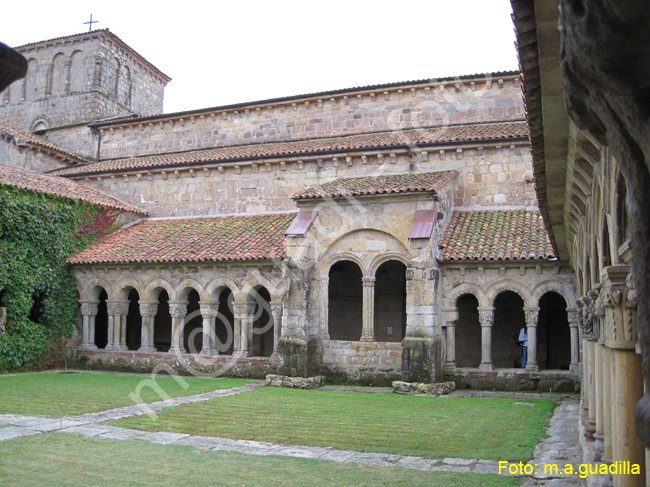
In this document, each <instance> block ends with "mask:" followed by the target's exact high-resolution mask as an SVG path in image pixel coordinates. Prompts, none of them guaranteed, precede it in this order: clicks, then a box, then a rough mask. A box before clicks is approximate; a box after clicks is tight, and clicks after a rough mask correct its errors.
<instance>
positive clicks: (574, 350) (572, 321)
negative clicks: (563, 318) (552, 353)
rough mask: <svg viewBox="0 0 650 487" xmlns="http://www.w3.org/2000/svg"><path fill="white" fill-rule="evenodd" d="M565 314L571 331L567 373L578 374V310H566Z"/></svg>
mask: <svg viewBox="0 0 650 487" xmlns="http://www.w3.org/2000/svg"><path fill="white" fill-rule="evenodd" d="M566 312H567V318H568V321H569V328H570V330H571V365H570V366H569V372H573V373H574V374H578V373H579V372H580V333H579V326H580V324H579V320H580V314H579V313H578V308H567V310H566Z"/></svg>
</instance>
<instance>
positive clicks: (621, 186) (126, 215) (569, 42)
mask: <svg viewBox="0 0 650 487" xmlns="http://www.w3.org/2000/svg"><path fill="white" fill-rule="evenodd" d="M511 3H512V6H513V20H514V24H515V30H516V34H517V49H518V52H519V58H520V65H521V73H520V72H501V73H488V74H482V75H469V76H459V77H454V78H445V79H430V80H420V81H406V82H398V83H392V84H385V85H374V86H366V87H358V88H349V89H338V90H333V91H329V92H323V93H313V94H308V95H299V96H289V97H285V98H279V99H272V100H262V101H253V102H249V103H241V104H236V105H230V106H222V107H211V108H206V109H201V110H193V111H188V112H182V113H172V114H162V101H163V93H164V87H165V85H166V83H168V82H169V80H170V78H169V77H168V76H167V75H165V74H164V73H162V72H161V71H160V70H159V69H157V68H156V67H155V66H153V65H152V64H151V63H149V62H148V61H147V60H146V59H144V58H142V56H140V55H139V54H138V53H137V52H136V51H135V50H133V49H132V48H131V47H129V46H128V45H126V44H125V43H124V42H123V41H122V40H120V39H119V38H118V37H117V36H115V35H114V34H113V33H111V32H109V31H107V30H103V31H95V32H89V33H84V34H80V35H73V36H69V37H64V38H59V39H52V40H49V41H43V42H37V43H34V44H29V45H26V46H21V47H19V48H17V49H16V50H17V51H19V52H20V53H22V54H23V56H24V57H25V58H26V60H27V61H28V64H29V70H28V74H27V76H26V78H25V79H24V80H19V81H16V82H14V83H13V84H11V85H10V86H9V88H7V89H6V90H5V91H4V92H3V93H2V94H1V95H0V163H2V164H0V184H9V185H12V186H18V187H23V188H27V189H30V190H32V191H41V192H46V193H52V194H58V195H61V196H64V197H68V198H77V199H84V200H86V201H91V202H93V203H95V204H97V205H99V206H102V207H103V208H105V209H106V211H110V212H112V214H113V215H114V216H118V215H119V220H118V222H119V227H118V228H117V229H116V231H115V232H114V233H112V234H111V235H109V236H108V237H106V238H105V239H104V240H103V241H101V242H99V243H98V244H97V245H95V246H94V247H92V248H89V249H87V250H85V251H83V252H81V253H79V254H77V255H74V256H72V257H71V258H70V259H69V264H70V265H71V266H72V267H73V269H74V272H75V274H76V277H77V280H78V292H79V298H80V313H79V330H78V333H77V336H76V337H75V340H74V341H73V342H72V343H71V344H72V346H73V349H74V351H73V353H74V360H75V363H76V364H77V365H79V366H82V367H88V368H109V369H120V370H136V371H150V370H152V369H154V368H155V367H156V366H157V365H158V364H167V365H169V366H171V367H174V368H175V369H177V370H179V371H181V372H183V371H184V372H186V373H188V372H189V373H201V372H206V373H211V374H220V373H225V374H228V375H236V376H261V375H264V374H266V373H268V372H280V373H284V374H288V375H302V376H309V375H314V374H325V375H328V376H330V377H336V378H340V379H345V380H348V381H352V382H361V383H373V384H380V383H385V382H389V381H390V380H393V379H397V378H402V379H404V380H409V381H424V382H431V381H435V380H441V379H443V378H444V377H447V378H451V379H453V380H455V381H456V383H457V385H459V386H461V387H489V388H494V387H499V388H514V389H517V390H520V389H528V390H535V389H538V390H545V391H548V390H549V388H551V389H554V390H563V389H564V390H566V389H571V390H572V389H573V388H574V386H575V385H576V384H578V383H579V384H580V386H581V391H582V401H581V406H582V408H581V418H580V428H581V435H580V440H581V452H582V457H583V461H584V462H586V463H595V464H601V465H610V464H612V463H614V462H619V461H629V462H633V463H636V464H639V465H641V469H642V471H644V473H645V465H650V461H646V456H647V451H648V450H646V449H645V446H650V406H649V405H648V404H650V396H649V395H647V394H645V395H644V392H645V384H644V380H643V379H644V377H645V379H646V381H647V380H650V360H648V359H647V353H646V354H645V355H644V354H643V348H646V349H647V347H648V346H650V332H649V330H650V302H649V301H648V300H644V299H640V297H642V296H647V295H648V292H650V290H649V289H648V286H649V284H648V279H647V276H648V272H650V246H649V245H648V238H647V236H648V232H650V211H648V208H650V192H648V190H647V189H648V188H649V187H650V170H649V168H650V164H649V163H648V161H650V148H649V147H648V144H647V133H648V128H649V127H648V118H647V93H648V91H647V87H645V84H644V83H646V80H647V74H648V73H647V56H645V53H647V49H645V48H647V47H648V41H647V32H648V31H649V27H650V13H648V11H647V9H644V6H643V5H642V3H641V2H634V1H633V0H621V1H620V2H617V3H616V6H615V8H614V6H613V4H611V3H610V4H608V5H607V6H603V5H602V4H603V2H602V0H593V1H592V2H588V3H587V2H582V1H579V0H577V1H574V0H571V1H569V0H559V1H555V0H512V2H511ZM558 6H561V7H562V8H561V9H558ZM558 25H559V26H560V28H559V29H558ZM622 33H625V35H624V37H622ZM639 46H640V47H641V48H642V49H639ZM621 53H625V55H621ZM0 54H2V53H0ZM0 61H3V60H2V59H0ZM4 74H5V73H4V72H2V70H0V75H3V76H4ZM16 77H17V76H16ZM2 81H3V79H1V78H0V82H2ZM0 84H2V85H3V86H4V84H5V83H4V82H2V83H0ZM522 94H523V98H522ZM643 107H645V108H643ZM641 108H643V109H641ZM1 300H2V290H0V310H2V305H3V303H2V302H1ZM522 328H525V329H526V330H527V336H528V361H527V364H526V366H525V368H521V365H522V364H521V359H522V355H521V350H520V348H519V346H518V344H517V338H518V336H519V333H520V330H521V329H522ZM642 358H644V359H645V361H644V363H643V364H642ZM635 405H636V411H635ZM635 421H636V423H635ZM637 435H638V436H637ZM646 477H648V478H650V476H647V475H614V476H613V478H606V477H603V476H599V475H589V476H588V478H587V479H586V480H587V484H588V485H612V484H613V485H616V486H643V485H647V484H646V480H645V479H646Z"/></svg>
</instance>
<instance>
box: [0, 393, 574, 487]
mask: <svg viewBox="0 0 650 487" xmlns="http://www.w3.org/2000/svg"><path fill="white" fill-rule="evenodd" d="M263 386H264V383H263V382H260V383H254V384H247V385H245V386H241V387H235V388H232V389H220V390H216V391H212V392H208V393H205V394H198V395H194V396H186V397H180V398H174V399H169V400H166V401H158V402H155V403H150V404H148V405H135V406H129V407H125V408H118V409H112V410H109V411H103V412H99V413H91V414H83V415H79V416H70V417H63V418H60V419H52V418H40V417H30V416H19V415H11V414H5V415H0V426H3V427H0V441H6V440H11V439H13V438H18V437H21V436H33V435H37V434H41V433H46V432H52V431H56V432H62V433H77V434H81V435H84V436H87V437H94V438H101V439H107V440H117V441H123V440H142V441H149V442H152V443H157V444H162V445H166V444H171V443H173V444H175V445H187V446H192V447H195V448H199V449H204V450H215V451H233V452H239V453H245V454H249V455H280V456H286V457H294V458H313V459H319V460H328V461H333V462H338V463H360V464H364V465H371V466H375V467H401V468H407V469H412V470H423V471H428V472H458V473H468V472H474V473H480V474H487V473H490V474H498V473H499V463H498V462H496V461H492V460H480V459H464V458H444V459H427V458H421V457H411V456H400V455H390V454H384V453H361V452H355V451H345V450H335V449H332V448H316V447H307V446H286V445H280V444H274V443H264V442H259V441H244V440H231V439H227V438H214V437H205V436H190V435H186V434H180V433H165V432H159V433H148V432H144V431H138V430H133V429H127V428H119V427H116V426H108V425H105V424H101V423H103V422H104V421H109V420H117V419H122V418H126V417H129V416H140V415H143V414H148V413H150V412H152V411H160V410H161V409H162V408H164V407H170V406H179V405H182V404H190V403H195V402H200V401H207V400H210V399H215V398H219V397H226V396H231V395H235V394H241V393H244V392H249V391H253V390H255V389H258V388H260V387H263ZM366 390H367V388H366ZM364 392H366V391H364ZM382 392H383V391H382ZM521 405H522V407H526V406H527V403H525V402H522V403H521ZM578 407H579V406H578V401H577V399H576V398H575V397H571V398H565V399H564V400H562V402H560V403H559V405H558V407H557V408H556V410H555V413H554V415H553V417H552V418H551V421H550V426H549V428H548V430H547V432H548V434H549V435H550V437H549V438H545V439H543V440H542V441H540V443H539V444H538V445H537V447H536V449H535V453H534V459H533V460H531V461H530V462H529V464H531V465H533V466H534V465H536V467H534V468H535V469H536V472H541V473H537V474H534V475H530V476H528V475H523V476H522V475H517V476H518V477H520V478H521V479H522V480H523V482H524V483H523V486H524V487H560V486H562V487H579V486H582V485H584V484H583V483H582V480H581V479H580V478H578V477H577V476H573V477H571V478H567V477H562V476H560V475H553V476H544V475H543V472H544V465H546V464H550V463H554V464H558V466H560V467H562V468H563V467H564V465H565V464H566V463H572V464H573V465H574V466H577V464H578V462H579V460H578V459H579V453H578V446H577V435H578V433H577V428H578V426H577V425H578ZM501 473H502V474H505V470H503V469H502V472H501ZM508 475H509V474H508Z"/></svg>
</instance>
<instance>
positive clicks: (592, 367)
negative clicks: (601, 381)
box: [587, 340, 596, 433]
mask: <svg viewBox="0 0 650 487" xmlns="http://www.w3.org/2000/svg"><path fill="white" fill-rule="evenodd" d="M587 348H588V349H589V372H588V373H589V376H588V382H587V390H588V394H589V407H588V417H589V424H588V425H587V426H588V429H589V431H590V432H591V433H595V432H596V342H594V341H593V340H588V341H587Z"/></svg>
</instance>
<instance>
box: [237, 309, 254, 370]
mask: <svg viewBox="0 0 650 487" xmlns="http://www.w3.org/2000/svg"><path fill="white" fill-rule="evenodd" d="M233 307H234V315H235V347H236V348H235V350H236V351H238V352H239V354H240V355H242V356H244V357H248V356H250V355H251V349H252V345H253V343H252V341H253V340H252V338H253V312H254V311H255V303H250V302H248V301H235V302H233ZM237 338H239V340H237ZM237 345H239V346H237Z"/></svg>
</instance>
